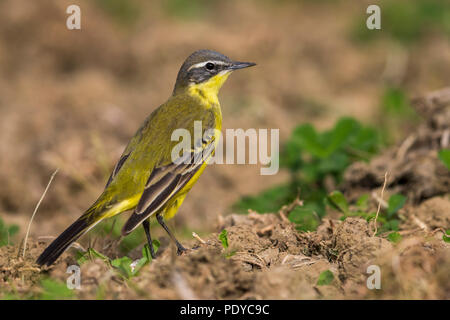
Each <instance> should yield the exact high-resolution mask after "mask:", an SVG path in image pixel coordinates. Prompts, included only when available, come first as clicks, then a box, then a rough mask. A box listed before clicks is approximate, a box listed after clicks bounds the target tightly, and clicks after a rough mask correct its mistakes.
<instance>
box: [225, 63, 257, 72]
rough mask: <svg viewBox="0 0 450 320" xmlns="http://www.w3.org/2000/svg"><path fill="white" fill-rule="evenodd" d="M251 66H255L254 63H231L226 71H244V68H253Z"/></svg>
mask: <svg viewBox="0 0 450 320" xmlns="http://www.w3.org/2000/svg"><path fill="white" fill-rule="evenodd" d="M253 66H256V63H253V62H239V61H233V62H232V63H231V66H229V67H228V69H230V70H238V69H244V68H248V67H253Z"/></svg>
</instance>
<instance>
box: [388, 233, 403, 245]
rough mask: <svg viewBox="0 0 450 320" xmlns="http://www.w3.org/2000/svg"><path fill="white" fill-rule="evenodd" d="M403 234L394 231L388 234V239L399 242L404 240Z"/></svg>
mask: <svg viewBox="0 0 450 320" xmlns="http://www.w3.org/2000/svg"><path fill="white" fill-rule="evenodd" d="M402 238H403V237H402V235H401V234H400V233H398V232H392V233H389V235H388V240H389V241H390V242H393V243H399V242H400V241H401V240H402Z"/></svg>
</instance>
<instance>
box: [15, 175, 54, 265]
mask: <svg viewBox="0 0 450 320" xmlns="http://www.w3.org/2000/svg"><path fill="white" fill-rule="evenodd" d="M58 170H59V169H56V170H55V172H53V174H52V176H51V177H50V180H49V181H48V183H47V187H45V190H44V193H43V194H42V196H41V198H40V199H39V201H38V203H37V205H36V207H35V208H34V211H33V214H32V215H31V219H30V222H29V223H28V228H27V233H26V234H25V240H24V242H23V253H22V258H25V251H26V249H27V241H28V235H29V234H30V228H31V223H32V222H33V218H34V216H35V215H36V212H37V211H38V209H39V206H40V205H41V202H42V200H43V199H44V197H45V195H46V194H47V191H48V188H49V187H50V185H51V183H52V181H53V178H54V177H55V175H56V174H57V173H58Z"/></svg>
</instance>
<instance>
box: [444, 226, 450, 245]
mask: <svg viewBox="0 0 450 320" xmlns="http://www.w3.org/2000/svg"><path fill="white" fill-rule="evenodd" d="M442 240H444V242H447V243H450V229H448V230H446V231H445V234H444V235H442Z"/></svg>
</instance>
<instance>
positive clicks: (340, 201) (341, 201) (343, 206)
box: [327, 191, 349, 214]
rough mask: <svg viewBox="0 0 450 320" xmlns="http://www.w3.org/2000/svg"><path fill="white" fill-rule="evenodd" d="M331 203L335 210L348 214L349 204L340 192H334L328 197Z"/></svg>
mask: <svg viewBox="0 0 450 320" xmlns="http://www.w3.org/2000/svg"><path fill="white" fill-rule="evenodd" d="M327 199H328V201H329V203H330V204H331V206H332V207H333V208H335V209H336V210H339V211H340V212H342V213H344V214H348V213H349V210H348V202H347V200H346V199H345V197H344V195H343V194H342V192H340V191H333V192H331V193H330V194H329V195H328V197H327Z"/></svg>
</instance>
